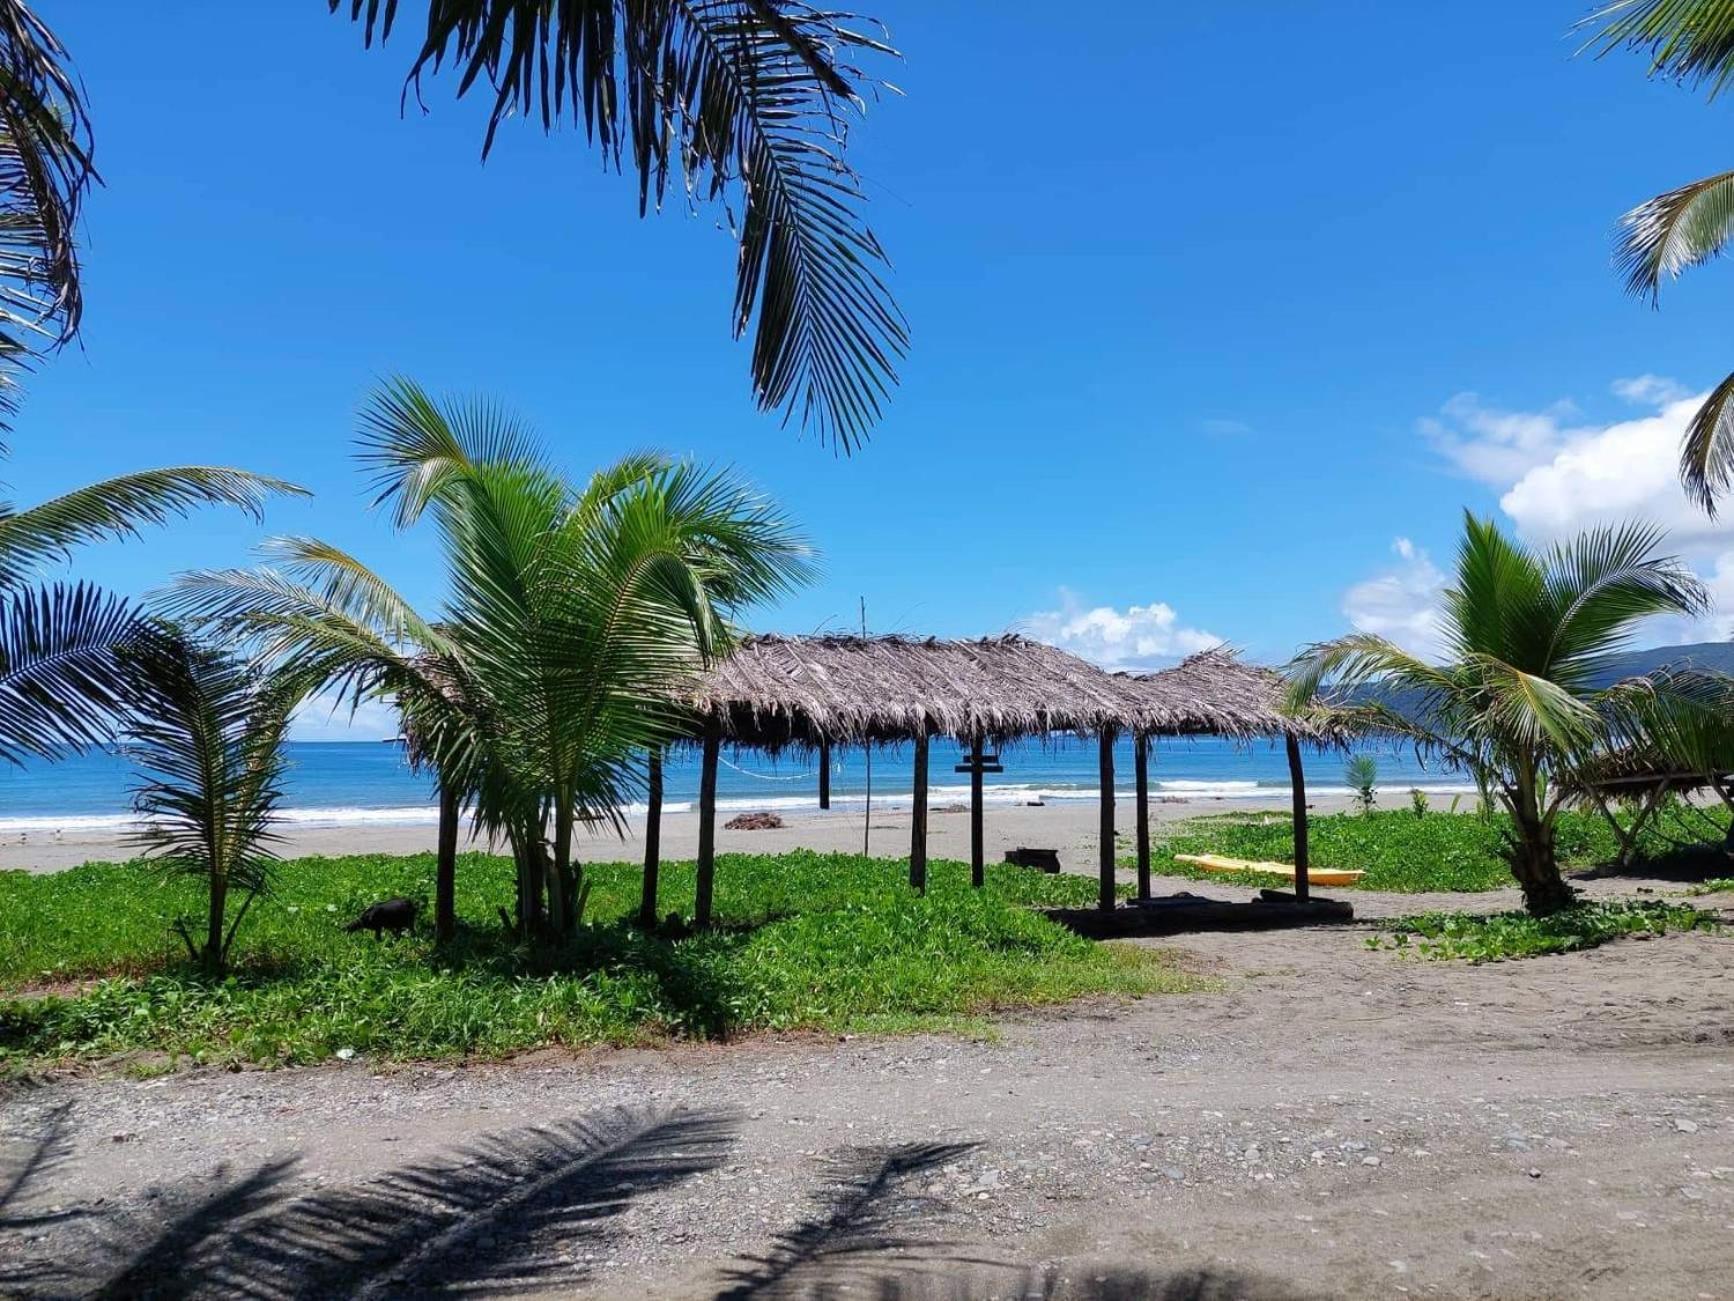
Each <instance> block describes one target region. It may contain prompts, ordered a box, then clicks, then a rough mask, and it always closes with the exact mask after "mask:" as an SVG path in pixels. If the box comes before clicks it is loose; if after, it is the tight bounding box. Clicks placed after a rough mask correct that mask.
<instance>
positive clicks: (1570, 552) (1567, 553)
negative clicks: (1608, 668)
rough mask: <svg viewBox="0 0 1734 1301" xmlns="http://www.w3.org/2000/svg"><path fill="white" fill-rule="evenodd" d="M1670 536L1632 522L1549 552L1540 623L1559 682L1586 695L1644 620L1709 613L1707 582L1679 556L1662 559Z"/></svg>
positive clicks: (1548, 663)
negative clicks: (1545, 629)
mask: <svg viewBox="0 0 1734 1301" xmlns="http://www.w3.org/2000/svg"><path fill="white" fill-rule="evenodd" d="M1664 536H1665V534H1664V533H1663V531H1662V530H1661V529H1659V528H1657V527H1656V526H1654V525H1651V524H1645V523H1642V522H1639V521H1632V522H1629V523H1626V524H1623V525H1619V526H1614V527H1609V528H1602V529H1595V530H1593V531H1591V532H1588V533H1583V534H1579V535H1578V536H1577V537H1576V538H1573V539H1572V540H1570V541H1569V542H1562V543H1559V544H1557V545H1556V546H1555V547H1553V549H1552V550H1551V551H1550V552H1549V553H1548V556H1547V559H1546V564H1545V571H1544V572H1545V577H1544V588H1545V598H1544V600H1543V603H1542V608H1541V610H1540V611H1539V616H1538V617H1539V620H1540V621H1541V622H1543V623H1545V624H1549V625H1551V626H1552V630H1553V631H1552V634H1551V636H1550V638H1549V641H1548V648H1547V653H1546V656H1545V659H1544V661H1543V663H1544V664H1545V665H1546V669H1547V672H1548V674H1549V676H1550V677H1551V678H1552V679H1553V680H1555V681H1557V682H1559V683H1561V684H1563V685H1565V686H1567V687H1569V688H1571V689H1573V690H1576V691H1579V692H1582V691H1585V690H1587V689H1588V688H1589V686H1590V685H1591V683H1592V681H1593V680H1594V679H1595V678H1596V677H1597V676H1598V674H1599V671H1600V670H1601V669H1602V668H1603V667H1604V666H1605V665H1606V664H1607V662H1608V660H1609V658H1610V657H1611V656H1613V655H1614V654H1616V653H1617V652H1619V651H1621V650H1623V649H1624V648H1625V647H1626V646H1627V645H1628V644H1629V643H1630V640H1631V637H1632V635H1633V634H1634V633H1635V632H1636V630H1637V626H1638V624H1639V622H1640V621H1641V620H1643V619H1646V618H1648V617H1650V616H1651V615H1659V614H1672V615H1679V616H1681V617H1684V618H1694V617H1696V616H1698V615H1702V614H1706V613H1708V611H1709V609H1710V595H1709V593H1708V591H1706V589H1705V587H1704V584H1703V583H1702V582H1700V581H1699V580H1698V578H1697V576H1696V575H1694V574H1693V573H1692V572H1691V571H1690V570H1689V569H1687V568H1686V567H1685V565H1684V564H1682V563H1681V562H1680V561H1679V560H1678V559H1677V558H1676V557H1673V556H1663V555H1658V554H1657V549H1658V548H1659V547H1660V546H1661V545H1662V540H1663V538H1664Z"/></svg>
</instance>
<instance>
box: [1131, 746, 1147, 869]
mask: <svg viewBox="0 0 1734 1301" xmlns="http://www.w3.org/2000/svg"><path fill="white" fill-rule="evenodd" d="M1132 759H1133V763H1134V767H1135V768H1136V770H1137V787H1138V790H1137V799H1138V897H1139V898H1140V899H1148V898H1149V897H1150V738H1149V737H1148V736H1146V735H1145V734H1144V733H1142V732H1140V733H1138V735H1137V737H1136V738H1134V739H1133V741H1132Z"/></svg>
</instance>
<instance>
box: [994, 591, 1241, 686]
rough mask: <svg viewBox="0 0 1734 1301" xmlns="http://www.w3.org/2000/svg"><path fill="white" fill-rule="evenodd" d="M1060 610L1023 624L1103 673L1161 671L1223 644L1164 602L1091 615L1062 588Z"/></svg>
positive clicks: (1108, 608)
mask: <svg viewBox="0 0 1734 1301" xmlns="http://www.w3.org/2000/svg"><path fill="white" fill-rule="evenodd" d="M1060 607H1061V608H1060V609H1058V610H1044V611H1042V612H1040V613H1037V614H1032V615H1031V616H1030V617H1029V618H1028V619H1026V620H1024V630H1025V631H1026V632H1027V633H1028V634H1029V635H1030V636H1031V637H1034V638H1035V639H1036V640H1037V641H1044V642H1047V643H1048V644H1049V645H1050V646H1058V647H1059V648H1060V649H1061V650H1067V651H1070V652H1072V654H1074V655H1079V656H1082V657H1083V658H1084V659H1087V660H1091V661H1093V662H1095V663H1097V664H1100V665H1102V666H1103V667H1104V668H1110V669H1141V668H1159V667H1161V666H1162V665H1164V664H1168V663H1172V662H1173V661H1174V660H1177V659H1180V658H1181V657H1183V656H1186V655H1190V654H1192V653H1193V652H1195V651H1201V650H1209V649H1210V648H1211V647H1212V646H1220V645H1221V644H1222V638H1220V637H1218V636H1216V635H1214V634H1213V633H1208V632H1205V631H1203V630H1202V629H1199V628H1188V627H1185V626H1183V625H1182V624H1181V623H1180V618H1179V616H1178V615H1177V614H1176V613H1175V612H1174V607H1173V606H1171V605H1168V604H1166V603H1165V602H1162V601H1157V602H1154V603H1152V604H1150V605H1130V606H1127V607H1126V608H1125V609H1124V610H1119V609H1116V608H1114V607H1113V606H1111V605H1098V606H1094V607H1092V608H1089V609H1086V608H1085V607H1084V604H1083V602H1082V601H1080V600H1079V599H1078V597H1077V595H1076V594H1075V593H1073V592H1071V591H1068V590H1067V589H1065V588H1061V589H1060Z"/></svg>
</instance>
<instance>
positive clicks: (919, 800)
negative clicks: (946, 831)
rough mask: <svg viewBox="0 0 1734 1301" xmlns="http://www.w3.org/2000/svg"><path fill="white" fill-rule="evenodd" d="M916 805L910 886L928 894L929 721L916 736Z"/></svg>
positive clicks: (911, 827) (911, 829) (911, 830)
mask: <svg viewBox="0 0 1734 1301" xmlns="http://www.w3.org/2000/svg"><path fill="white" fill-rule="evenodd" d="M914 796H915V804H914V809H913V815H912V816H911V818H910V820H909V884H910V885H911V886H913V887H914V888H915V889H917V890H920V891H921V892H922V893H924V894H925V893H926V892H927V721H926V720H925V719H923V720H922V723H921V727H920V730H918V731H917V732H916V734H915V790H914Z"/></svg>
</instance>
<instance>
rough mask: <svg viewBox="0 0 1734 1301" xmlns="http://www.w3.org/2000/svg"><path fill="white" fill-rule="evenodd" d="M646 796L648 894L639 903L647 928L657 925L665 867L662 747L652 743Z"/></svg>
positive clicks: (645, 850)
mask: <svg viewBox="0 0 1734 1301" xmlns="http://www.w3.org/2000/svg"><path fill="white" fill-rule="evenodd" d="M645 784H646V791H645V796H644V805H645V808H644V896H643V898H642V899H641V900H640V901H639V905H638V924H639V925H640V926H642V927H643V928H644V929H645V930H650V929H651V928H652V927H654V926H655V925H656V911H657V909H656V889H657V877H658V875H660V873H661V869H662V747H661V746H660V745H653V746H651V747H650V765H649V769H648V771H647V773H646V782H645Z"/></svg>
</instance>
